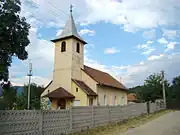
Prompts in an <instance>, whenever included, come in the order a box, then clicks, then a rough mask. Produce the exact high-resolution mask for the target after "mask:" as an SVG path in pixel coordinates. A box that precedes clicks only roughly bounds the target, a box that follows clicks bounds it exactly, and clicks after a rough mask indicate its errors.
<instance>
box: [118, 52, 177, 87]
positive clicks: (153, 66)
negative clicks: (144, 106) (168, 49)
mask: <svg viewBox="0 0 180 135" xmlns="http://www.w3.org/2000/svg"><path fill="white" fill-rule="evenodd" d="M179 59H180V54H179V53H177V54H170V55H162V54H161V55H159V57H158V58H154V60H153V61H152V60H148V61H145V62H144V64H143V65H141V64H136V65H131V66H129V67H127V69H126V72H124V73H122V74H119V76H121V77H122V80H123V82H124V83H125V84H126V86H127V87H133V86H137V85H142V84H143V82H144V80H145V78H146V77H148V76H149V75H151V74H153V73H158V72H160V71H161V70H164V71H165V78H166V79H168V80H169V81H171V80H172V78H173V77H176V76H178V75H180V70H179V67H178V66H174V65H179V64H180V61H179Z"/></svg>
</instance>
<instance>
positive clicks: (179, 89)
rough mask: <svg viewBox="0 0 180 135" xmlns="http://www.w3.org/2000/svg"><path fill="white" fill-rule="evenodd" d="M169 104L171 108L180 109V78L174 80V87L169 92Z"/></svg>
mask: <svg viewBox="0 0 180 135" xmlns="http://www.w3.org/2000/svg"><path fill="white" fill-rule="evenodd" d="M167 103H168V106H169V107H170V108H179V107H180V105H179V103H180V76H178V77H175V78H173V80H172V85H171V87H170V89H169V91H168V97H167Z"/></svg>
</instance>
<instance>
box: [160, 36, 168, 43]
mask: <svg viewBox="0 0 180 135" xmlns="http://www.w3.org/2000/svg"><path fill="white" fill-rule="evenodd" d="M158 42H159V43H160V44H167V43H168V41H167V40H166V39H165V38H164V37H162V38H160V39H158Z"/></svg>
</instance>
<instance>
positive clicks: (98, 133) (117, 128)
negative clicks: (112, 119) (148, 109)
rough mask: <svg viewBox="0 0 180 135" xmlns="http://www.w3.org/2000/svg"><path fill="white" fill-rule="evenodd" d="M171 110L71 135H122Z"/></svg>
mask: <svg viewBox="0 0 180 135" xmlns="http://www.w3.org/2000/svg"><path fill="white" fill-rule="evenodd" d="M170 111H171V110H163V111H159V112H155V113H151V114H146V115H142V116H139V117H135V118H131V119H128V120H125V121H122V122H118V123H116V124H109V125H106V126H101V127H97V128H94V129H87V130H84V131H80V132H76V133H72V134H71V135H116V134H117V133H122V132H125V131H127V130H128V129H130V128H135V127H138V126H140V125H142V124H145V123H147V122H149V121H151V120H153V119H156V118H158V117H160V116H162V115H164V114H166V113H169V112H170Z"/></svg>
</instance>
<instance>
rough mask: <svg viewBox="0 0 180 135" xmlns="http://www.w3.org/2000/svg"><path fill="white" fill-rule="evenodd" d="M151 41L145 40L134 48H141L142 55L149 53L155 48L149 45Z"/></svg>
mask: <svg viewBox="0 0 180 135" xmlns="http://www.w3.org/2000/svg"><path fill="white" fill-rule="evenodd" d="M152 43H153V42H152V41H147V42H146V44H142V45H137V46H136V48H137V49H139V50H141V51H142V54H143V55H150V54H151V53H152V52H154V51H155V50H156V49H155V48H154V47H152V46H151V44H152Z"/></svg>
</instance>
